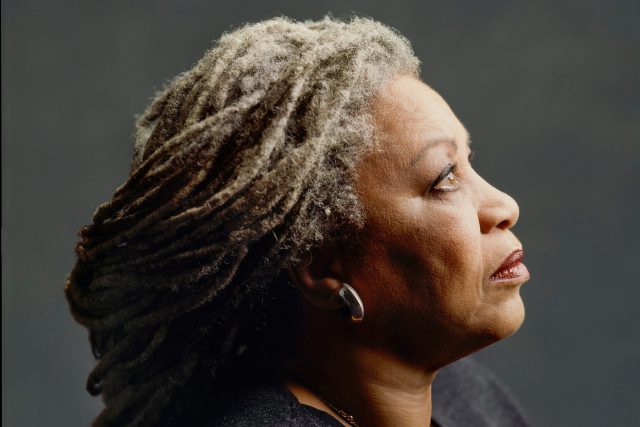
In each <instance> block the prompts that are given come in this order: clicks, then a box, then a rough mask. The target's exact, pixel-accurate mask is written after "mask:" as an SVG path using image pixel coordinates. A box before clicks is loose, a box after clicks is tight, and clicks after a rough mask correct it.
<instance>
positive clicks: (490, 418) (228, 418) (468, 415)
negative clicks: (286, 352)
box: [205, 357, 531, 427]
mask: <svg viewBox="0 0 640 427" xmlns="http://www.w3.org/2000/svg"><path fill="white" fill-rule="evenodd" d="M432 404H433V414H432V419H433V422H434V424H435V425H437V426H440V427H454V426H455V427H458V426H459V427H482V426H492V427H520V426H530V425H531V424H530V423H529V422H528V420H527V419H526V417H525V416H524V415H523V412H522V410H521V408H520V407H519V405H518V404H517V403H516V402H515V401H514V399H513V398H512V397H511V395H510V394H509V392H508V391H507V389H506V388H505V386H504V385H502V384H501V383H500V382H499V381H498V380H497V379H496V378H495V377H494V376H493V375H492V374H491V373H490V372H489V371H488V370H487V368H485V367H483V366H482V365H480V364H479V363H478V362H476V361H474V360H473V359H471V358H469V357H467V358H465V359H462V360H460V361H458V362H456V363H454V364H452V365H450V366H447V367H445V368H443V369H441V370H440V371H439V372H438V374H437V375H436V379H435V381H434V383H433V387H432ZM220 408H222V409H220ZM215 412H216V413H215V414H213V418H212V419H210V420H208V421H207V422H206V424H205V425H206V426H207V427H214V426H215V427H218V426H246V427H249V426H304V427H341V424H340V423H339V422H338V421H337V420H336V419H334V418H333V417H332V416H331V415H329V414H328V413H326V412H323V411H320V410H318V409H316V408H313V407H311V406H308V405H305V404H301V403H300V402H298V400H297V399H296V397H295V396H294V395H293V393H291V391H289V389H288V388H287V387H286V386H285V385H284V383H282V382H281V381H279V380H277V379H273V378H272V379H268V378H267V377H262V378H260V379H257V378H254V379H253V380H252V381H251V382H250V383H247V384H244V385H242V386H240V387H236V389H235V391H232V392H229V394H228V395H227V396H226V398H225V399H224V402H223V403H222V404H221V405H220V406H219V407H218V409H216V410H215ZM425 425H426V423H425ZM360 427H366V426H360Z"/></svg>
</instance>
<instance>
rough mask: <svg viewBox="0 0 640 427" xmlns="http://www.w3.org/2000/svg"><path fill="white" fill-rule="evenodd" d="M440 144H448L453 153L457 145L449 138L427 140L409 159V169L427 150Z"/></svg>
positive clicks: (456, 149)
mask: <svg viewBox="0 0 640 427" xmlns="http://www.w3.org/2000/svg"><path fill="white" fill-rule="evenodd" d="M442 144H447V145H449V146H450V147H451V148H452V149H453V152H454V153H456V152H457V151H458V145H457V144H456V143H455V141H454V140H453V139H451V138H437V139H432V140H429V141H427V143H426V144H424V145H423V146H422V148H420V151H418V152H417V153H416V155H415V156H414V157H413V159H411V161H410V162H409V169H413V168H414V167H415V166H416V164H418V162H419V161H420V160H421V159H422V158H423V157H424V156H425V155H426V154H427V152H428V151H429V150H431V149H432V148H435V147H437V146H439V145H442Z"/></svg>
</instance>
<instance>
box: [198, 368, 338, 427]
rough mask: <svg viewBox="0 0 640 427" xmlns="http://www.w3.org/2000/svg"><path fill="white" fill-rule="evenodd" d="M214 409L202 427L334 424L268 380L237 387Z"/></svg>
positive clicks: (320, 426) (327, 426)
mask: <svg viewBox="0 0 640 427" xmlns="http://www.w3.org/2000/svg"><path fill="white" fill-rule="evenodd" d="M214 406H215V408H214V407H212V408H211V409H213V411H211V416H210V417H208V419H207V420H206V422H205V423H203V424H202V427H223V426H224V427H232V426H243V427H252V426H256V427H257V426H292V427H296V426H305V427H333V426H335V425H336V423H335V421H334V420H333V418H332V417H331V416H330V415H329V414H325V413H323V412H322V411H319V410H317V409H315V408H311V407H309V406H307V405H302V404H301V403H300V402H298V400H297V399H296V398H295V396H294V395H293V394H292V393H291V392H290V391H289V390H288V389H287V388H286V386H285V385H284V384H283V383H282V382H280V381H278V380H276V379H272V378H269V377H256V378H253V379H252V380H251V381H244V382H242V383H240V384H236V385H235V386H234V387H232V388H230V389H229V390H228V391H227V392H226V393H225V395H224V396H221V397H220V398H219V400H218V401H217V402H216V403H215V405H214ZM338 425H339V424H338Z"/></svg>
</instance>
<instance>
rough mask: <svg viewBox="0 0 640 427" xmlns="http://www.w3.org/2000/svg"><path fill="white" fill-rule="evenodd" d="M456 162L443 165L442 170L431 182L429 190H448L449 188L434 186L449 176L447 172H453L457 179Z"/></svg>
mask: <svg viewBox="0 0 640 427" xmlns="http://www.w3.org/2000/svg"><path fill="white" fill-rule="evenodd" d="M457 166H458V165H457V164H456V163H453V164H452V163H450V164H448V165H447V167H445V168H444V169H443V170H442V172H440V175H438V177H437V178H436V179H435V181H433V183H432V184H431V188H430V190H431V191H450V190H444V189H439V188H436V187H437V186H438V185H439V184H440V183H441V182H442V181H443V180H444V179H445V178H446V177H447V176H449V174H451V173H453V174H454V177H455V178H456V179H457V176H456V175H455V174H456V170H457Z"/></svg>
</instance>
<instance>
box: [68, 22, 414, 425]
mask: <svg viewBox="0 0 640 427" xmlns="http://www.w3.org/2000/svg"><path fill="white" fill-rule="evenodd" d="M418 67H419V62H418V60H417V59H416V57H415V56H414V54H413V51H412V49H411V46H410V44H409V42H408V41H407V40H406V39H405V38H404V37H402V36H401V35H400V34H398V33H397V32H396V31H395V30H393V29H391V28H389V27H387V26H385V25H383V24H381V23H378V22H375V21H373V20H371V19H366V18H358V17H354V18H351V19H349V20H348V21H342V20H338V19H334V18H331V17H325V18H324V19H322V20H320V21H305V22H296V21H292V20H290V19H288V18H284V17H279V18H274V19H270V20H266V21H263V22H259V23H256V24H251V25H245V26H243V27H241V28H239V29H237V30H234V31H232V32H230V33H227V34H224V35H223V36H222V37H221V38H220V40H219V41H218V42H217V43H216V44H215V45H214V47H212V48H211V49H210V50H209V51H207V52H206V53H205V55H204V57H203V58H202V59H201V60H200V61H199V62H198V63H197V64H196V65H195V66H194V67H193V68H192V69H191V70H189V71H187V72H185V73H182V74H180V75H178V76H177V77H176V78H175V79H174V80H173V81H171V82H170V83H169V84H168V85H167V87H166V89H164V90H163V91H162V92H161V93H159V94H158V95H157V97H156V98H155V100H153V101H152V103H151V105H150V106H149V107H148V108H147V110H146V111H145V112H144V113H143V114H142V115H141V116H140V117H139V118H138V120H137V123H136V132H135V144H134V156H133V161H132V164H131V172H130V176H129V177H128V179H127V180H126V181H125V182H124V184H122V185H121V186H120V187H119V188H118V189H117V190H116V191H115V193H114V195H113V196H112V198H111V200H110V201H109V202H107V203H104V204H102V205H101V206H99V207H98V208H97V209H96V211H95V213H94V215H93V223H92V224H90V225H87V226H84V227H82V228H81V229H80V231H79V236H80V241H79V242H78V244H77V246H76V254H77V257H78V259H77V263H76V265H75V267H74V268H73V270H72V271H71V273H70V274H69V277H68V279H67V282H66V284H65V293H66V296H67V299H68V301H69V305H70V310H71V312H72V314H73V316H74V318H75V319H76V320H77V321H78V322H79V323H81V324H82V325H84V326H86V327H87V328H88V330H89V337H90V341H91V347H92V349H93V352H94V355H95V357H96V358H97V359H98V360H99V361H98V363H97V365H96V366H95V368H94V369H93V371H92V372H91V373H90V375H89V377H88V380H87V389H88V391H89V392H90V393H91V394H93V395H98V394H102V395H103V399H104V401H105V404H106V406H105V409H104V410H103V411H102V413H101V414H100V415H99V416H98V418H97V419H96V420H95V421H94V425H95V426H111V425H118V426H124V425H126V426H137V425H173V424H179V423H181V421H184V419H185V418H181V417H185V416H186V415H185V414H187V413H192V411H190V410H187V408H190V406H189V405H193V402H195V401H197V399H198V398H199V396H205V395H206V393H204V392H205V391H206V390H211V389H214V385H215V384H216V378H218V377H219V376H220V374H221V373H223V372H224V370H225V369H226V367H228V366H229V365H230V363H231V361H232V359H233V358H234V355H236V354H238V348H239V346H240V345H245V346H246V345H249V346H250V345H252V340H255V336H256V335H257V334H256V332H255V331H257V330H259V329H260V328H261V325H262V326H264V324H265V322H266V320H265V319H266V317H265V315H266V313H269V312H273V311H274V307H278V302H279V301H281V300H282V298H283V297H282V295H284V294H285V293H286V292H287V289H291V288H292V287H291V285H290V284H286V285H283V282H286V280H285V279H284V275H283V274H282V272H283V271H286V268H287V267H288V266H291V265H293V264H294V263H296V262H299V260H300V258H301V257H302V255H303V254H305V253H306V252H307V251H311V250H312V249H314V248H315V247H317V246H318V245H319V244H320V243H321V242H323V243H326V242H337V241H339V240H340V239H345V237H346V236H348V234H349V233H350V231H349V230H352V231H353V230H357V228H358V227H361V226H362V224H363V223H364V217H363V216H364V215H363V213H362V212H363V211H362V209H361V207H360V206H359V204H358V198H357V196H356V194H355V190H354V187H353V179H354V176H355V165H356V163H357V160H358V159H359V158H361V156H362V155H363V154H364V153H365V152H367V151H368V150H372V149H373V148H374V145H375V142H374V135H373V132H372V123H371V122H372V121H371V115H370V113H369V112H368V109H369V108H368V107H369V105H370V103H371V100H372V98H373V96H374V95H375V94H376V93H377V92H378V91H379V90H380V88H381V86H382V84H383V83H384V82H385V81H386V80H388V79H390V78H391V77H392V76H394V75H397V74H399V73H414V74H416V75H417V74H418V72H419V71H418ZM276 311H277V310H276ZM252 337H254V338H252ZM182 425H184V424H182Z"/></svg>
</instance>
